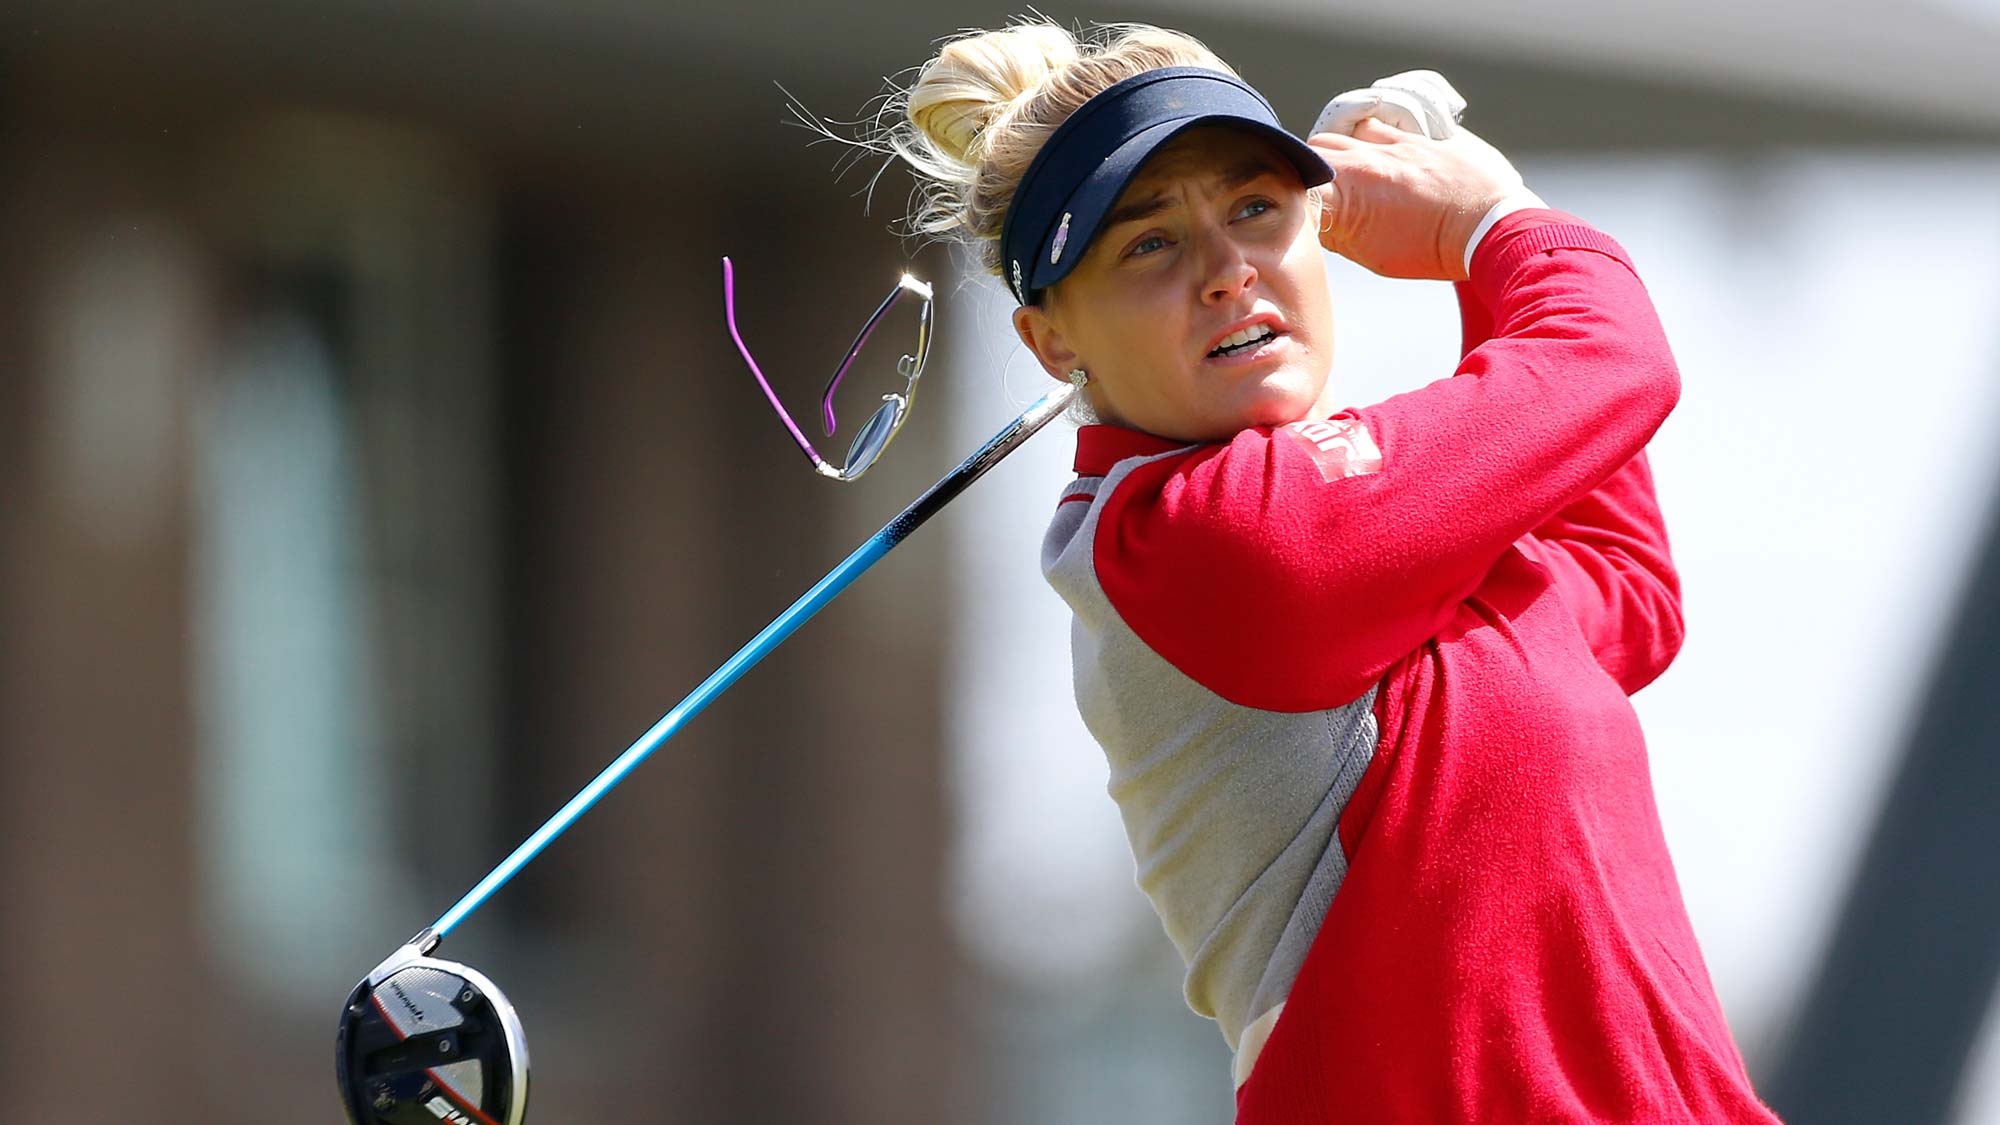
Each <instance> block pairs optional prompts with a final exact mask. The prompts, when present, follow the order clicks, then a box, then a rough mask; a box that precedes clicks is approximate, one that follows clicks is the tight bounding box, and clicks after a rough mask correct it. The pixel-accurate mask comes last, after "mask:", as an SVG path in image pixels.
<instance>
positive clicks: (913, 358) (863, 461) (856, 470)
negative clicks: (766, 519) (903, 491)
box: [722, 258, 931, 481]
mask: <svg viewBox="0 0 2000 1125" xmlns="http://www.w3.org/2000/svg"><path fill="white" fill-rule="evenodd" d="M910 297H914V298H915V299H917V300H918V301H921V302H922V304H921V305H920V306H919V309H918V313H917V343H916V350H915V351H914V353H911V354H905V355H904V356H903V357H902V358H901V359H898V360H897V361H896V373H897V374H898V375H901V376H902V377H903V379H904V386H903V391H902V393H901V394H886V395H883V396H882V405H880V406H878V407H876V408H875V413H874V414H872V415H870V416H869V418H868V421H867V422H866V423H864V424H863V425H862V427H861V429H860V431H859V432H858V433H856V434H855V435H854V440H853V441H852V442H851V443H849V445H848V447H847V458H846V460H844V461H843V462H841V464H839V465H837V466H836V465H834V464H832V463H830V462H828V461H827V460H826V459H825V458H824V457H821V456H820V455H819V451H818V450H816V449H814V448H813V445H812V442H810V441H808V440H806V435H805V433H804V432H803V431H801V430H800V429H799V425H798V423H797V422H794V421H792V416H791V414H790V413H789V412H787V411H786V410H785V406H784V404H783V403H781V402H779V401H778V395H777V393H776V392H775V391H773V390H772V389H771V383H770V380H768V379H766V378H764V371H763V369H762V368H760V367H758V366H757V360H756V359H755V358H754V357H752V356H751V354H750V347H749V345H747V344H745V343H744V342H743V333H742V332H741V331H740V330H738V329H737V327H736V267H735V266H734V265H733V264H732V263H731V262H730V261H729V259H728V258H724V259H722V305H723V310H724V313H725V315H726V316H727V317H728V320H729V334H730V335H731V336H732V337H734V338H735V340H736V350H737V351H739V352H741V353H743V362H744V363H747V364H749V365H750V374H752V375H755V376H756V377H757V385H758V386H760V387H762V388H764V397H765V398H767V399H769V400H770V402H771V409H773V410H775V411H777V412H778V418H779V419H780V420H781V421H783V422H784V423H785V429H787V430H790V431H791V434H792V440H793V441H795V442H797V443H798V446H799V449H800V450H802V451H803V452H804V453H805V455H806V457H807V458H808V459H809V460H811V461H812V463H813V468H814V469H816V470H818V472H819V475H821V476H823V477H832V478H833V479H834V480H843V481H845V480H854V479H856V478H858V477H859V476H861V474H863V473H865V472H867V471H868V470H869V468H871V467H872V466H873V465H874V464H875V462H876V461H878V460H880V459H881V457H882V451H883V450H885V449H887V448H889V442H891V441H892V440H894V439H895V437H896V433H897V431H899V430H901V429H902V428H903V423H904V422H905V421H907V420H908V419H909V417H910V404H911V403H912V402H914V401H915V400H916V397H917V380H918V379H919V378H921V377H922V376H923V373H924V366H925V364H927V363H928V362H929V361H930V353H931V287H930V285H929V284H927V283H925V282H922V281H919V280H917V279H916V278H914V277H911V276H910V275H909V274H907V273H906V274H904V275H903V276H902V277H901V278H900V279H899V280H898V281H897V282H896V284H895V287H894V288H892V289H890V290H889V295H888V296H887V297H884V298H882V303H881V304H879V305H877V306H876V307H875V312H874V315H872V316H870V317H869V318H868V321H867V323H865V324H863V325H862V326H861V331H860V332H858V333H856V334H855V336H854V343H852V344H850V345H848V348H847V354H846V356H845V357H844V358H842V359H841V361H840V366H839V367H837V368H835V369H834V372H833V376H832V377H831V378H829V379H828V380H827V381H826V390H825V391H824V392H822V393H821V395H820V422H821V424H822V425H823V426H824V428H825V430H826V433H827V434H828V435H831V434H832V433H833V431H834V430H835V428H836V427H837V426H838V422H837V421H836V419H835V418H834V415H833V396H834V393H835V392H837V391H838V390H840V384H841V380H843V379H845V378H847V372H848V369H849V368H851V367H853V366H854V361H855V358H856V357H857V356H859V355H860V354H861V349H862V348H863V347H865V346H866V345H867V343H868V338H869V337H870V336H873V335H874V334H875V330H876V329H877V328H878V327H880V326H881V324H882V320H883V318H884V317H887V316H888V315H889V310H890V309H893V308H895V307H896V304H897V303H898V302H899V301H902V300H904V299H906V298H910Z"/></svg>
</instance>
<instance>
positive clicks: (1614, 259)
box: [1094, 223, 1680, 710]
mask: <svg viewBox="0 0 2000 1125" xmlns="http://www.w3.org/2000/svg"><path fill="white" fill-rule="evenodd" d="M1503 225H1505V224H1503ZM1496 229H1497V228H1496ZM1472 284H1473V286H1474V288H1475V291H1476V292H1477V295H1478V296H1479V297H1480V299H1481V300H1482V301H1483V302H1484V303H1485V305H1486V306H1487V307H1488V308H1490V309H1492V310H1493V317H1492V322H1493V333H1492V335H1491V337H1490V338H1488V339H1487V340H1485V341H1484V342H1482V343H1480V344H1479V345H1478V346H1476V347H1474V348H1473V349H1472V350H1471V351H1469V352H1468V353H1467V355H1466V356H1465V358H1464V360H1463V361H1462V363H1461V365H1460V369H1459V375H1458V376H1457V377H1455V378H1449V379H1441V380H1439V381H1437V382H1435V383H1432V384H1431V385H1429V386H1427V387H1423V388H1421V389H1419V390H1416V391H1413V392H1410V393H1408V394H1405V395H1398V396H1396V397H1395V398H1392V399H1390V400H1388V401H1386V402H1384V403H1381V404H1379V405H1377V406H1374V407H1369V408H1365V409H1362V410H1359V411H1354V412H1351V413H1349V414H1347V415H1343V416H1338V417H1336V419H1335V420H1334V421H1335V422H1336V423H1338V424H1339V426H1340V427H1341V429H1342V431H1343V432H1342V434H1340V435H1337V437H1338V440H1340V441H1343V442H1345V443H1346V444H1345V446H1344V447H1342V448H1340V449H1336V450H1335V451H1334V452H1333V453H1332V454H1328V453H1327V452H1326V451H1325V450H1323V449H1320V448H1319V447H1318V445H1317V444H1316V443H1315V440H1314V432H1311V431H1310V430H1309V428H1307V429H1302V428H1301V427H1299V426H1292V427H1283V428H1280V429H1277V430H1265V429H1259V430H1246V431H1244V432H1243V433H1241V434H1238V435H1237V437H1236V438H1235V439H1234V440H1232V441H1231V442H1229V443H1228V444H1226V445H1218V446H1208V447H1203V448H1201V449H1198V450H1195V451H1191V452H1189V453H1187V454H1184V455H1182V456H1179V457H1173V458H1167V459H1163V460H1161V461H1157V462H1153V463H1150V464H1148V465H1146V466H1143V467H1142V468H1141V469H1140V470H1138V471H1135V472H1133V473H1131V474H1130V475H1129V476H1127V477H1126V478H1125V479H1124V481H1123V482H1122V483H1121V484H1120V485H1119V486H1118V487H1117V489H1116V490H1115V491H1114V493H1113V495H1112V496H1111V497H1110V498H1109V499H1108V500H1107V501H1106V503H1105V509H1104V512H1103V516H1102V519H1101V520H1100V523H1099V527H1098V535H1097V540H1096V543H1095V545H1094V550H1095V556H1096V564H1097V572H1098V577H1099V580H1100V582H1101V584H1102V586H1103V588H1104V590H1105V592H1106V594H1107V596H1109V598H1110V600H1111V602H1112V605H1113V606H1114V607H1115V608H1116V609H1117V610H1118V612H1119V614H1120V615H1121V616H1122V617H1123V618H1124V619H1125V620H1126V622H1127V623H1128V624H1130V625H1131V626H1132V627H1133V629H1134V631H1135V632H1137V633H1138V634H1139V635H1140V637H1141V638H1142V639H1144V640H1145V641H1146V642H1147V643H1148V645H1149V646H1150V647H1151V648H1153V649H1154V651H1156V652H1158V653H1159V654H1160V655H1162V656H1163V657H1165V658H1166V659H1167V660H1168V661H1169V662H1171V663H1173V664H1174V665H1175V666H1176V667H1177V668H1179V669H1180V670H1181V671H1183V672H1185V673H1186V674H1188V675H1189V676H1191V677H1193V678H1194V679H1195V680H1197V681H1198V682H1200V683H1202V684H1203V685H1204V686H1207V687H1209V688H1210V689H1211V690H1214V691H1216V692H1217V693H1218V694H1221V695H1222V696H1224V697H1225V698H1228V699H1231V700H1232V701H1235V702H1239V703H1245V704H1247V705H1251V706H1257V707H1262V708H1266V709H1272V710H1309V709H1314V708H1318V707H1329V706H1336V705H1339V704H1341V703H1344V702H1346V701H1348V700H1351V699H1354V698H1358V697H1359V695H1360V694H1361V693H1362V692H1364V691H1366V690H1367V688H1368V686H1369V685H1371V684H1372V683H1374V682H1375V681H1376V680H1378V679H1379V678H1380V677H1381V675H1382V674H1383V673H1384V672H1385V671H1387V669H1388V668H1389V666H1390V665H1392V664H1393V663H1394V662H1396V661H1398V660H1400V659H1402V658H1403V657H1405V656H1407V655H1408V654H1409V653H1410V652H1412V651H1413V650H1415V649H1416V648H1417V647H1418V646H1420V645H1422V644H1423V643H1424V642H1425V641H1427V640H1429V639H1430V638H1432V637H1434V636H1436V635H1437V633H1438V632H1439V631H1440V630H1441V629H1442V628H1443V627H1444V626H1445V624H1446V623H1447V622H1448V621H1449V620H1450V619H1451V617H1452V615H1453V614H1454V613H1455V612H1456V609H1457V607H1458V605H1459V604H1460V603H1461V602H1462V601H1463V600H1464V599H1465V598H1466V597H1467V596H1469V595H1470V594H1471V593H1472V592H1473V591H1474V590H1475V589H1477V588H1478V586H1479V584H1480V583H1481V582H1482V581H1483V580H1484V578H1485V576H1486V574H1487V573H1488V571H1489V570H1491V568H1492V566H1493V564H1494V562H1496V561H1497V560H1498V559H1499V558H1500V556H1501V555H1502V554H1503V553H1505V552H1506V551H1507V550H1508V549H1509V548H1510V547H1511V546H1512V545H1513V544H1514V542H1515V541H1516V540H1518V539H1520V538H1521V537H1523V536H1525V535H1527V534H1528V533H1529V532H1531V531H1533V530H1534V529H1535V528H1536V527H1539V526H1541V525H1542V524H1544V523H1545V522H1547V521H1548V520H1550V519H1551V518H1553V517H1554V516H1555V515H1556V514H1557V513H1558V512H1559V511H1561V510H1562V509H1563V508H1564V506H1565V505H1567V504H1569V503H1571V502H1573V501H1574V500H1575V499H1576V498H1577V497H1579V496H1581V495H1583V494H1585V493H1588V492H1590V491H1591V490H1592V489H1594V488H1596V487H1597V486H1598V485H1600V484H1602V483H1604V482H1605V480H1606V479H1607V478H1609V477H1610V476H1611V475H1612V474H1613V473H1615V472H1617V471H1618V470H1619V468H1620V467H1621V466H1623V465H1625V464H1626V463H1627V462H1629V461H1631V460H1632V459H1633V457H1634V456H1635V455H1636V454H1638V453H1639V451H1640V450H1641V449H1643V448H1644V447H1645V444H1646V442H1647V441H1648V440H1649V439H1650V438H1651V437H1652V435H1653V431H1654V430H1655V429H1657V427H1658V426H1659V424H1660V422H1661V421H1663V420H1664V419H1665V418H1666V415H1667V413H1668V411H1669V410H1671V409H1672V407H1673V404H1674V402H1675V400H1676V398H1677V397H1678V394H1679V387H1680V383H1679V375H1678V372H1677V371H1676V369H1675V367H1674V364H1673V359H1672V355H1671V354H1670V353H1669V351H1668V350H1667V348H1666V344H1665V340H1664V337H1663V336H1662V335H1661V333H1660V331H1659V325H1658V320H1657V318H1656V317H1654V316H1653V314H1652V306H1651V304H1650V301H1649V300H1648V299H1647V297H1646V294H1645V289H1644V286H1643V285H1641V284H1640V283H1639V280H1638V278H1637V276H1636V275H1635V274H1634V273H1633V272H1632V269H1631V266H1630V264H1629V262H1628V261H1627V259H1626V258H1625V256H1624V253H1623V251H1622V250H1620V249H1619V248H1618V247H1617V245H1616V243H1614V242H1612V241H1611V240H1609V239H1608V238H1605V237H1604V236H1603V235H1601V234H1598V233H1597V232H1595V231H1591V230H1590V229H1589V228H1587V227H1584V226H1582V225H1580V224H1573V223H1559V224H1549V225H1546V226H1544V227H1540V228H1535V229H1529V230H1525V231H1522V232H1519V233H1517V234H1516V235H1515V237H1514V238H1512V239H1510V240H1503V241H1502V242H1501V243H1500V244H1498V245H1496V244H1495V240H1494V239H1492V238H1489V239H1488V242H1487V243H1485V244H1482V246H1481V247H1480V250H1479V252H1478V254H1477V255H1475V262H1474V270H1473V281H1472ZM1357 448H1359V449H1363V450H1367V451H1370V452H1379V458H1369V457H1356V456H1354V452H1355V450H1356V449H1357Z"/></svg>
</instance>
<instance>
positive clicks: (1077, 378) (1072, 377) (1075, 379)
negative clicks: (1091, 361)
mask: <svg viewBox="0 0 2000 1125" xmlns="http://www.w3.org/2000/svg"><path fill="white" fill-rule="evenodd" d="M1069 381H1070V382H1072V383H1075V384H1076V385H1077V389H1079V390H1081V389H1082V388H1083V385H1084V384H1085V383H1088V382H1090V373H1089V372H1088V371H1085V370H1084V369H1083V368H1081V367H1079V368H1077V369H1076V370H1075V371H1072V372H1070V373H1069Z"/></svg>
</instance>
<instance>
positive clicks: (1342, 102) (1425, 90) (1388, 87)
mask: <svg viewBox="0 0 2000 1125" xmlns="http://www.w3.org/2000/svg"><path fill="white" fill-rule="evenodd" d="M1464 112H1465V99H1464V98H1463V97H1461V96H1459V93H1458V91H1457V90H1454V89H1452V88H1451V83H1449V82H1447V81H1445V80H1444V75H1442V74H1439V73H1438V72H1437V71H1435V70H1406V71H1404V72H1403V73H1401V74H1392V75H1390V76H1389V77H1387V78H1382V79H1378V80H1377V81H1376V82H1375V84H1374V85H1373V86H1369V87H1366V88H1365V89H1360V90H1349V91H1348V92H1346V93H1345V94H1342V95H1340V96H1339V97H1336V98H1334V99H1333V100H1332V101H1330V102H1328V103H1326V108H1325V109H1323V110H1321V111H1320V114H1319V120H1317V121H1315V122H1313V127H1312V131H1313V132H1314V133H1341V134H1344V135H1346V136H1350V137H1351V136H1353V135H1354V127H1355V126H1356V125H1359V124H1360V123H1361V121H1362V119H1364V118H1368V117H1373V118H1375V119H1376V120H1378V121H1380V122H1382V123H1383V124H1384V125H1391V126H1394V127H1395V128H1398V129H1402V130H1404V131H1406V132H1410V133H1422V134H1423V135H1424V136H1426V137H1429V138H1430V139H1432V140H1434V141H1441V140H1443V139H1445V138H1446V137H1449V136H1451V135H1452V134H1453V133H1454V132H1456V131H1457V121H1458V118H1459V115H1460V114H1462V113H1464ZM1308 135H1310V134H1308Z"/></svg>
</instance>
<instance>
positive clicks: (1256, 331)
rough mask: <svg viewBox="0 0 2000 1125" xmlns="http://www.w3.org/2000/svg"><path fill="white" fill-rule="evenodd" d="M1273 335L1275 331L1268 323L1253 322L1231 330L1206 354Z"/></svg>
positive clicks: (1212, 353) (1226, 349)
mask: <svg viewBox="0 0 2000 1125" xmlns="http://www.w3.org/2000/svg"><path fill="white" fill-rule="evenodd" d="M1274 335H1276V333H1275V332H1273V331H1272V329H1271V326H1270V325H1268V324H1253V325H1251V326H1250V327H1248V328H1245V329H1243V330H1242V331H1240V332H1231V333H1230V334H1229V335H1227V336H1224V337H1223V338H1222V342H1221V343H1219V344H1217V345H1215V351H1212V352H1210V353H1208V354H1210V355H1214V354H1215V352H1223V351H1228V350H1229V349H1231V348H1237V347H1241V346H1243V345H1244V344H1247V343H1250V342H1251V341H1252V340H1264V339H1269V338H1270V337H1271V336H1274Z"/></svg>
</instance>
